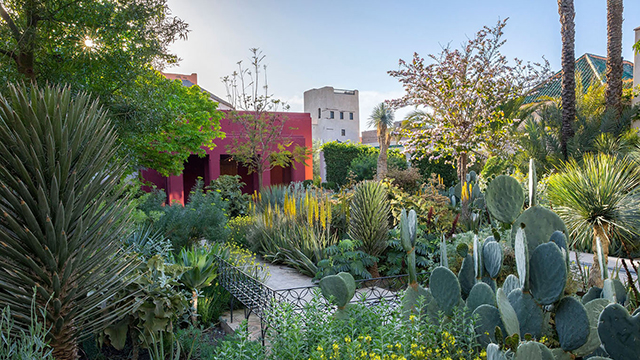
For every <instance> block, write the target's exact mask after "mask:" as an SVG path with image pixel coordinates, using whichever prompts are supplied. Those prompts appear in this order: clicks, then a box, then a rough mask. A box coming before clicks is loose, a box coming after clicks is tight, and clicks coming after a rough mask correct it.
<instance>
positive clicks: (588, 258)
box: [569, 251, 640, 283]
mask: <svg viewBox="0 0 640 360" xmlns="http://www.w3.org/2000/svg"><path fill="white" fill-rule="evenodd" d="M578 257H579V259H580V265H582V266H588V267H591V265H593V254H588V253H583V252H581V253H578ZM569 260H571V262H572V263H575V262H576V253H575V251H571V255H570V256H569ZM633 263H634V264H635V266H636V268H638V267H640V259H634V261H633ZM627 264H629V261H628V260H627ZM607 268H608V269H609V273H613V271H614V270H615V269H616V268H620V272H619V275H620V280H622V282H623V283H626V281H627V272H626V271H625V270H624V267H623V266H622V261H621V260H620V259H619V258H617V257H613V256H609V262H608V264H607ZM629 271H630V272H631V276H632V277H633V279H634V280H635V279H637V278H638V274H636V273H635V271H634V270H633V268H632V267H631V266H629Z"/></svg>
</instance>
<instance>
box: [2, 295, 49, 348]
mask: <svg viewBox="0 0 640 360" xmlns="http://www.w3.org/2000/svg"><path fill="white" fill-rule="evenodd" d="M45 311H46V310H45ZM40 317H42V320H40V319H39V318H40ZM48 332H49V328H48V326H47V314H46V313H44V312H43V313H42V314H38V310H37V309H36V303H35V295H34V296H33V298H32V307H31V324H30V325H29V327H28V328H27V329H26V330H24V329H17V330H16V329H14V320H13V317H12V314H11V308H10V306H7V307H5V308H4V309H2V315H1V317H0V358H1V359H6V360H36V359H38V360H54V359H53V355H52V352H53V350H52V349H51V348H50V347H49V345H48V343H47V340H46V337H47V333H48Z"/></svg>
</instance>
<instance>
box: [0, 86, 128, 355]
mask: <svg viewBox="0 0 640 360" xmlns="http://www.w3.org/2000/svg"><path fill="white" fill-rule="evenodd" d="M9 93H10V98H9V99H8V98H4V97H0V138H1V139H2V142H0V184H2V186H0V210H1V212H2V213H3V216H2V217H1V218H0V240H1V241H2V244H3V246H1V247H0V268H2V269H12V270H11V271H2V272H0V303H4V304H11V306H12V308H11V310H12V312H13V314H15V315H14V316H13V319H14V321H15V325H16V327H17V328H19V329H23V330H26V329H28V328H29V326H30V325H31V324H32V320H33V318H32V316H31V313H32V304H31V297H30V296H29V289H31V288H32V287H34V286H35V287H36V288H37V296H36V299H35V303H36V305H35V306H36V309H37V312H38V313H40V312H44V311H46V313H47V320H48V322H49V323H50V324H52V325H53V327H52V328H51V330H50V332H49V333H48V336H47V339H48V340H49V341H50V345H51V347H52V348H53V355H54V357H55V358H56V359H58V360H65V359H75V358H77V356H78V342H79V341H80V340H81V339H82V338H83V337H86V336H88V335H89V334H90V333H91V332H93V331H96V330H100V329H102V328H103V327H104V326H106V325H107V324H109V322H111V321H112V318H113V316H117V315H118V314H119V313H123V312H125V311H127V310H128V309H127V308H126V307H124V306H122V303H119V302H117V301H112V302H110V303H109V304H108V305H106V304H105V300H107V299H109V298H111V297H112V296H113V294H114V293H116V292H117V291H119V290H121V289H123V288H124V287H126V286H127V285H128V282H130V281H131V278H130V277H128V275H129V274H130V273H131V272H133V271H134V270H135V267H136V265H137V262H136V261H131V259H129V258H127V257H126V256H124V252H123V250H122V245H121V244H122V243H121V238H122V237H124V236H125V230H126V227H127V225H128V224H127V218H128V208H127V203H126V201H123V200H122V199H120V196H121V195H123V192H124V186H123V184H122V182H121V181H120V180H121V179H122V178H123V177H124V172H125V170H126V165H125V164H124V163H123V162H122V161H121V160H118V159H117V158H116V154H117V151H118V149H117V147H116V145H115V142H116V134H115V131H114V129H113V127H112V125H111V123H110V122H109V120H108V118H107V114H106V113H104V112H103V111H102V110H101V109H100V106H99V104H98V102H97V101H91V99H90V98H89V97H88V96H87V95H86V94H82V93H81V94H77V95H76V96H75V98H74V99H73V100H72V92H71V91H70V90H69V89H66V88H65V89H60V88H54V87H45V88H37V87H35V86H33V87H27V86H26V85H22V86H13V85H10V86H9ZM122 300H123V301H124V300H126V299H122ZM105 306H106V307H105Z"/></svg>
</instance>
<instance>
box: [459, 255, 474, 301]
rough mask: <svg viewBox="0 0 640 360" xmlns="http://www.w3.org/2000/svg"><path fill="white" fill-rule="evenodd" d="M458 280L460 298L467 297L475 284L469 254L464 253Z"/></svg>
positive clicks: (471, 258)
mask: <svg viewBox="0 0 640 360" xmlns="http://www.w3.org/2000/svg"><path fill="white" fill-rule="evenodd" d="M458 281H459V282H460V289H461V290H462V299H465V300H466V299H467V297H468V296H469V292H471V289H472V288H473V286H474V285H475V284H476V278H475V274H474V271H473V257H472V256H471V255H469V254H467V255H465V258H464V260H462V266H460V271H459V272H458Z"/></svg>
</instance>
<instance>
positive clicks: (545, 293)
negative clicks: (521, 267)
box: [529, 242, 567, 305]
mask: <svg viewBox="0 0 640 360" xmlns="http://www.w3.org/2000/svg"><path fill="white" fill-rule="evenodd" d="M529 262H530V265H529V273H530V274H529V281H530V285H531V295H533V298H534V299H536V301H537V302H538V303H540V304H542V305H550V304H553V303H554V302H556V301H558V300H559V299H560V297H561V296H562V294H563V293H564V287H565V285H566V283H567V267H566V266H565V261H564V257H563V256H562V252H560V249H559V248H558V246H557V245H556V244H555V243H552V242H548V243H545V244H542V245H539V246H538V247H536V248H535V250H534V251H533V252H532V253H531V258H530V261H529Z"/></svg>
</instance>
